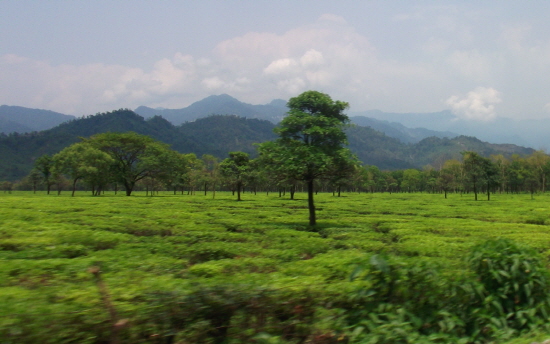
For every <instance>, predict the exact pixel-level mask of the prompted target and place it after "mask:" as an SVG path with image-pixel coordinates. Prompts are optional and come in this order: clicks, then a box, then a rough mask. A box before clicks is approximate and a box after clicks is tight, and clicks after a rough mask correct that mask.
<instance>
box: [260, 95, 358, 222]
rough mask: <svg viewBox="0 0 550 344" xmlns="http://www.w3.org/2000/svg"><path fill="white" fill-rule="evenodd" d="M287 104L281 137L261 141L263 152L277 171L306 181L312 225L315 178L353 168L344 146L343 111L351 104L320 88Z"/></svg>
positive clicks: (351, 159) (269, 163)
mask: <svg viewBox="0 0 550 344" xmlns="http://www.w3.org/2000/svg"><path fill="white" fill-rule="evenodd" d="M287 105H288V107H289V111H288V116H286V117H285V118H284V119H283V120H282V121H281V123H280V124H279V126H278V127H277V128H276V129H275V133H276V134H278V135H279V138H278V139H277V140H275V141H270V142H266V143H263V144H261V145H260V149H259V150H260V155H261V159H262V160H263V161H264V162H265V164H266V165H267V166H268V168H270V169H271V170H272V171H274V173H275V174H278V175H280V176H282V177H283V178H292V179H296V180H301V181H304V182H306V184H307V189H308V208H309V224H310V225H311V226H314V225H315V224H316V214H315V205H314V200H313V183H314V181H315V180H316V179H318V178H329V177H331V176H333V175H335V174H337V173H338V174H340V175H341V174H342V173H343V172H345V171H346V170H350V171H352V170H353V167H354V162H355V160H354V158H353V156H352V154H351V152H350V151H349V149H347V148H346V147H345V145H346V144H347V137H346V133H345V132H344V126H345V125H346V124H347V123H348V122H349V118H348V116H347V115H346V114H344V110H345V109H347V108H348V107H349V105H348V103H346V102H342V101H338V100H336V101H334V100H332V98H331V97H330V96H329V95H327V94H324V93H321V92H318V91H307V92H304V93H302V94H300V95H299V96H297V97H294V98H291V99H290V100H289V102H288V104H287Z"/></svg>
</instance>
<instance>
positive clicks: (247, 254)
mask: <svg viewBox="0 0 550 344" xmlns="http://www.w3.org/2000/svg"><path fill="white" fill-rule="evenodd" d="M295 197H296V200H290V199H288V197H283V198H279V197H278V195H276V194H270V195H269V196H267V195H265V194H258V195H253V194H250V193H245V194H244V195H243V199H244V201H242V202H237V201H235V197H234V196H232V195H231V194H230V193H224V192H218V193H216V198H215V199H212V196H211V195H210V194H209V195H207V196H204V195H198V194H197V195H193V196H189V195H173V194H171V193H168V192H167V193H160V194H159V195H158V196H154V197H146V196H145V194H144V193H139V192H136V193H135V194H134V195H133V196H131V197H126V196H122V195H120V194H119V195H117V196H115V195H114V194H112V193H106V194H105V195H103V196H100V197H92V196H90V194H89V193H85V192H77V194H76V197H70V194H69V193H63V194H62V195H61V196H57V195H49V196H48V195H45V194H44V193H37V194H32V193H30V192H19V191H18V192H14V193H12V194H0V331H2V330H4V331H8V332H9V331H12V332H13V331H15V332H13V333H12V332H9V333H12V334H11V335H12V336H13V338H17V336H18V334H17V331H18V330H17V328H23V327H22V326H23V325H22V324H24V323H25V322H29V321H32V322H33V323H34V324H35V325H36V329H37V330H38V329H39V330H40V331H42V332H43V331H46V332H51V333H55V334H58V333H59V331H69V330H68V329H63V328H56V327H55V326H53V325H51V324H52V321H53V320H56V319H57V322H56V323H58V322H63V321H67V317H68V318H70V319H72V318H76V317H78V316H85V317H87V318H86V319H87V320H86V321H88V322H92V323H102V322H105V318H106V315H105V311H104V309H103V305H102V302H101V299H100V298H99V296H98V291H97V287H96V285H95V284H94V280H93V276H92V275H91V274H90V273H88V272H87V269H88V268H89V267H90V266H96V265H97V266H100V267H101V269H102V272H103V277H104V279H105V281H106V284H107V286H108V288H109V291H110V293H111V296H112V299H113V303H114V305H115V306H116V307H117V309H118V310H119V312H120V314H121V316H123V317H124V316H126V317H129V318H132V317H135V316H136V314H138V313H139V311H140V309H142V308H140V307H144V306H143V300H144V298H145V295H150V294H152V293H157V292H159V291H176V290H177V291H181V292H184V293H185V291H186V290H191V289H193V288H196V287H197V285H200V286H217V285H220V284H241V285H242V284H246V285H251V286H256V287H270V288H290V289H292V288H295V289H304V288H312V289H318V290H323V291H324V292H327V293H343V292H345V291H346V290H348V289H349V282H348V276H349V274H350V272H351V271H352V270H353V266H354V264H356V263H357V262H359V261H364V260H366V259H367V258H368V257H370V256H371V255H372V254H373V253H387V254H391V255H397V256H402V257H405V258H407V259H408V258H410V259H415V258H416V257H423V259H428V260H435V261H438V262H443V263H444V264H445V265H446V266H447V267H448V273H450V274H452V273H453V271H460V270H462V269H464V266H465V265H464V256H465V254H466V252H468V250H469V249H470V247H472V246H473V245H475V244H477V243H479V242H481V241H484V240H487V239H490V238H498V237H504V238H508V239H512V240H514V241H517V242H520V243H524V244H528V245H529V246H531V247H533V248H535V249H536V250H538V251H539V252H541V253H543V255H544V256H545V257H548V255H549V254H550V249H549V248H550V227H549V226H548V225H550V219H549V218H550V195H548V194H545V195H538V196H536V197H535V199H534V200H531V199H530V195H528V194H514V195H510V194H502V195H499V194H496V195H493V196H492V200H491V201H490V202H487V201H483V200H480V201H477V202H476V201H474V200H473V197H472V196H471V195H463V196H461V195H458V194H449V196H448V197H449V198H448V199H444V197H443V195H439V194H391V195H390V194H366V193H364V194H355V193H346V194H343V197H334V196H332V194H318V195H317V196H316V206H317V209H318V223H319V225H318V227H317V228H316V231H315V232H312V231H311V229H310V228H309V227H308V226H307V216H308V211H307V201H306V199H305V197H306V195H305V194H301V193H297V194H296V196H295ZM71 312H74V313H71ZM58 313H59V314H58ZM67 314H71V315H70V316H67ZM73 320H74V319H73ZM41 324H49V325H48V326H49V327H47V328H46V327H40V326H41ZM57 326H60V325H59V324H58V325H57ZM69 332H70V333H71V334H70V335H71V336H72V337H70V338H73V339H74V338H75V336H76V337H78V333H79V332H78V328H75V329H74V332H71V331H69ZM4 333H7V332H4ZM42 335H43V334H42ZM0 342H1V341H0ZM41 342H44V343H45V341H43V340H41ZM52 342H55V341H52ZM67 342H70V341H67ZM81 342H86V341H85V340H84V339H81Z"/></svg>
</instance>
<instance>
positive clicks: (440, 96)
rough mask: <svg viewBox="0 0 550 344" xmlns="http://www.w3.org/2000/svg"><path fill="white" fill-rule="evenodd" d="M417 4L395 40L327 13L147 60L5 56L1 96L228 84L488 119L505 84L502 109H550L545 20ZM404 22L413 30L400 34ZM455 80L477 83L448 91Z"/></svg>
mask: <svg viewBox="0 0 550 344" xmlns="http://www.w3.org/2000/svg"><path fill="white" fill-rule="evenodd" d="M413 8H414V9H417V10H415V11H413V12H411V13H404V14H403V15H396V16H394V22H393V23H391V25H394V26H396V27H397V28H398V29H399V30H400V32H399V33H395V32H394V33H393V34H394V36H391V37H393V38H395V40H392V41H390V40H389V39H387V38H386V37H377V36H376V35H377V33H376V32H375V31H376V30H374V31H372V30H373V29H372V27H371V31H365V32H358V31H357V30H356V29H355V27H353V26H351V24H350V23H348V22H346V20H345V19H343V18H342V17H339V16H336V15H334V14H325V15H322V16H321V17H319V19H318V20H317V21H314V22H312V23H306V24H304V25H302V26H299V27H295V28H292V29H290V30H288V31H286V32H282V33H280V34H276V33H272V32H248V33H246V34H243V35H241V36H238V37H233V38H231V39H227V40H225V41H221V42H219V43H218V44H217V45H216V46H215V47H214V48H213V49H212V51H211V53H209V54H205V56H192V55H190V54H187V53H186V52H185V51H182V52H181V53H180V52H178V53H175V54H174V55H173V56H172V57H166V58H160V59H158V60H156V61H152V62H151V63H150V65H149V66H148V67H142V68H136V67H135V66H131V65H129V66H125V65H116V64H112V65H108V64H101V63H94V64H84V65H70V64H64V65H54V64H51V63H49V62H47V61H40V60H33V59H30V58H27V57H23V56H18V55H14V54H8V55H3V56H2V55H0V89H2V92H0V104H10V105H22V106H28V107H38V108H45V109H51V110H55V111H59V112H63V113H68V114H75V115H83V114H90V113H95V112H98V111H106V110H112V109H116V108H120V107H128V108H135V107H137V106H139V105H147V106H151V107H156V106H161V107H165V108H179V107H184V106H187V105H189V104H190V103H191V102H193V101H197V100H200V99H201V98H203V97H206V96H208V95H211V94H220V93H229V94H230V95H232V96H234V97H236V98H238V99H240V100H242V101H245V102H249V103H266V102H269V101H271V100H272V99H275V98H283V99H288V97H291V96H295V95H297V94H298V93H299V92H301V91H305V90H308V89H314V90H319V91H322V92H326V93H328V94H330V95H331V96H332V97H333V98H335V99H340V100H344V101H348V102H350V104H351V106H352V107H351V111H361V110H367V109H376V108H377V109H381V110H383V111H388V112H423V111H426V112H427V111H439V110H441V106H442V104H443V103H444V104H446V105H447V106H449V107H450V108H451V109H453V111H454V112H455V113H456V114H457V116H458V117H460V118H465V119H476V120H491V119H492V118H495V116H496V110H495V109H496V105H497V104H498V103H500V102H501V96H500V93H499V92H498V91H496V90H497V89H498V90H499V91H502V92H503V93H504V94H506V106H502V107H501V108H499V116H508V117H513V116H514V114H517V116H519V115H523V116H526V117H527V116H529V117H532V118H533V117H542V116H548V111H550V105H548V104H547V103H548V98H547V90H548V88H549V87H550V83H549V81H548V75H549V73H550V40H549V39H547V38H546V36H545V32H544V35H542V34H539V36H536V34H537V32H539V31H541V30H540V29H538V28H537V26H533V27H531V26H530V25H527V24H522V23H519V24H517V23H506V24H507V25H508V26H504V25H501V26H498V25H492V26H487V27H485V26H483V25H482V24H485V19H484V16H483V15H479V16H478V17H472V18H473V19H471V18H470V19H467V18H466V15H465V13H464V12H463V11H459V10H457V8H455V7H453V6H450V7H449V6H447V7H446V6H414V7H413ZM390 18H391V15H390ZM400 25H401V27H400ZM476 25H478V26H476ZM403 26H406V27H407V28H410V30H411V32H410V34H409V33H406V34H405V35H403V34H402V31H403V30H402V27H403ZM396 30H397V29H396ZM537 30H538V31H537ZM382 31H383V32H390V33H392V32H391V31H388V30H385V31H384V30H382ZM539 33H540V32H539ZM371 36H372V37H373V41H376V42H377V44H378V46H376V47H375V46H373V44H372V43H371V40H370V39H369V38H368V37H371ZM406 37H408V38H411V40H405V39H402V38H406ZM489 38H490V39H489ZM400 39H401V40H400ZM478 85H491V86H492V88H483V87H478V88H476V86H478ZM456 89H461V90H473V91H471V92H469V93H467V94H466V95H458V94H457V95H454V96H452V97H449V95H451V94H453V92H454V91H452V90H456ZM545 104H546V106H545ZM546 110H548V111H546Z"/></svg>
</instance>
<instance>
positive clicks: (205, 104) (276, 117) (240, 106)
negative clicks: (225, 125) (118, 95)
mask: <svg viewBox="0 0 550 344" xmlns="http://www.w3.org/2000/svg"><path fill="white" fill-rule="evenodd" d="M135 112H136V113H137V114H138V115H140V116H143V117H144V118H151V117H153V116H162V117H163V118H165V119H167V120H168V121H170V122H171V123H172V124H175V125H179V124H182V123H185V122H190V121H194V120H196V119H198V118H202V117H206V116H209V115H237V116H241V117H247V118H257V119H264V120H268V121H270V122H273V123H278V122H279V121H281V119H283V117H284V116H285V113H286V112H287V107H286V101H284V100H281V99H276V100H273V101H272V102H271V103H269V104H265V105H252V104H247V103H243V102H241V101H239V100H237V99H235V98H233V97H231V96H230V95H227V94H221V95H213V96H209V97H206V98H204V99H202V100H199V101H198V102H195V103H193V104H191V105H189V106H188V107H186V108H182V109H152V108H149V107H146V106H140V107H138V108H137V109H136V110H135Z"/></svg>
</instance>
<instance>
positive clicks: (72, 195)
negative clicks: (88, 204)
mask: <svg viewBox="0 0 550 344" xmlns="http://www.w3.org/2000/svg"><path fill="white" fill-rule="evenodd" d="M76 181H77V179H75V180H73V193H72V194H71V197H74V192H75V190H76Z"/></svg>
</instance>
